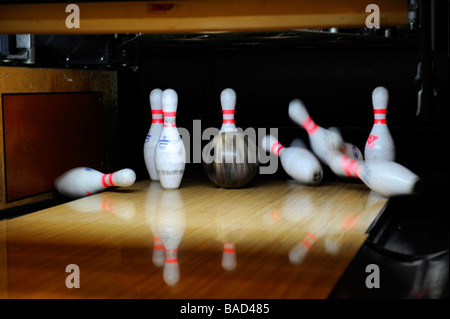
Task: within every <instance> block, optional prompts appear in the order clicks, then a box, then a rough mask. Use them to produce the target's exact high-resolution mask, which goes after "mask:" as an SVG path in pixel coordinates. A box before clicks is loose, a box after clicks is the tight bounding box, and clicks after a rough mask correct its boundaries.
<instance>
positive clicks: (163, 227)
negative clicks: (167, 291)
mask: <svg viewBox="0 0 450 319" xmlns="http://www.w3.org/2000/svg"><path fill="white" fill-rule="evenodd" d="M157 227H158V232H159V236H160V238H161V241H162V243H163V245H164V249H165V256H166V258H165V262H164V269H163V278H164V281H165V282H166V283H167V284H168V285H169V286H173V285H175V284H176V283H177V282H178V281H179V279H180V268H179V264H178V246H179V245H180V242H181V239H182V238H183V235H184V231H185V229H186V215H185V210H184V204H183V200H182V198H181V196H180V193H179V191H178V190H172V191H165V192H163V194H162V195H161V199H160V203H159V207H158V215H157Z"/></svg>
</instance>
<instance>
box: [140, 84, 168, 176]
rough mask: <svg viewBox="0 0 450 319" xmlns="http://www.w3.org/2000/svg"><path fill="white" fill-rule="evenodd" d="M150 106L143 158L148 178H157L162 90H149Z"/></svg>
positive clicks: (161, 125) (161, 126) (161, 123)
mask: <svg viewBox="0 0 450 319" xmlns="http://www.w3.org/2000/svg"><path fill="white" fill-rule="evenodd" d="M149 99H150V108H151V110H152V124H151V125H150V129H149V131H148V134H147V137H146V138H145V143H144V160H145V166H146V167H147V171H148V173H149V175H150V179H151V180H153V181H156V180H158V173H157V172H156V166H155V149H156V146H157V145H158V141H159V136H160V135H161V131H162V129H163V121H164V120H163V111H162V100H161V99H162V90H161V89H153V90H152V91H151V92H150V98H149Z"/></svg>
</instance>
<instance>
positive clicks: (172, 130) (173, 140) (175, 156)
mask: <svg viewBox="0 0 450 319" xmlns="http://www.w3.org/2000/svg"><path fill="white" fill-rule="evenodd" d="M177 106H178V95H177V92H175V91H174V90H173V89H167V90H164V92H163V93H162V107H163V115H164V125H163V129H162V131H161V135H160V138H159V141H158V146H157V147H156V150H155V164H156V171H157V173H158V177H159V181H160V183H161V186H162V187H163V188H164V189H177V188H178V187H180V184H181V180H182V178H183V174H184V168H185V165H186V149H185V147H184V143H183V140H182V139H181V137H180V133H179V132H178V128H177V126H176V114H177Z"/></svg>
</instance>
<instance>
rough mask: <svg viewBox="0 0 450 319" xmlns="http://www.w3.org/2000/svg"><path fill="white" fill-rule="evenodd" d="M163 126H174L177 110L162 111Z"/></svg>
mask: <svg viewBox="0 0 450 319" xmlns="http://www.w3.org/2000/svg"><path fill="white" fill-rule="evenodd" d="M163 115H164V127H176V126H177V124H176V117H177V112H163Z"/></svg>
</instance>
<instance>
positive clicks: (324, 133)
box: [289, 99, 344, 164]
mask: <svg viewBox="0 0 450 319" xmlns="http://www.w3.org/2000/svg"><path fill="white" fill-rule="evenodd" d="M289 117H290V118H291V120H292V121H294V122H295V123H297V124H299V125H300V126H302V127H303V128H304V129H305V130H306V132H307V133H308V135H309V142H310V143H309V144H310V145H311V149H312V150H313V152H314V153H315V154H316V155H317V156H318V157H319V159H320V160H321V161H322V162H324V163H326V164H328V161H329V156H330V151H332V150H340V149H342V148H343V147H344V141H343V140H342V137H341V136H340V135H339V134H337V133H336V132H333V131H330V130H327V129H325V128H323V127H320V126H318V125H317V124H316V123H315V122H314V121H313V119H312V118H311V116H310V115H309V113H308V111H307V109H306V107H305V105H304V104H303V102H302V101H300V100H299V99H294V100H292V101H291V102H290V103H289Z"/></svg>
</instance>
